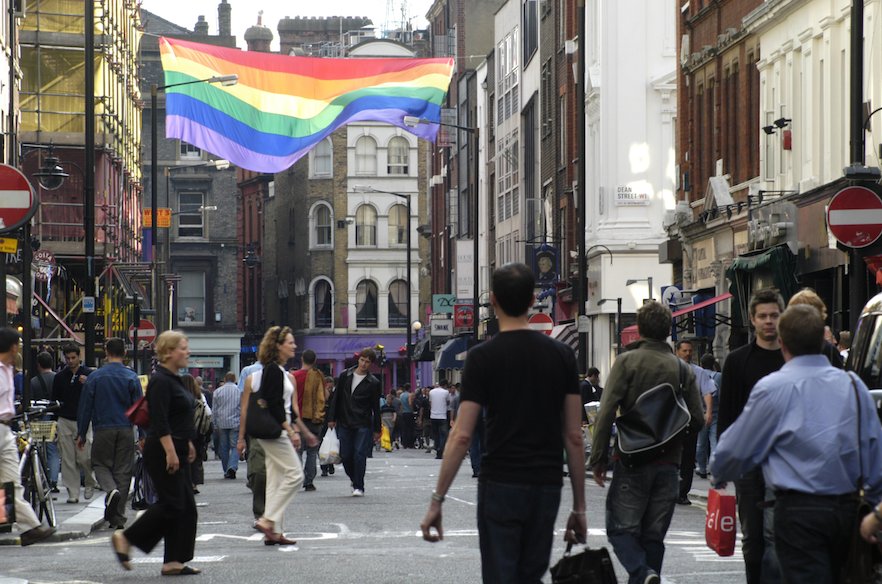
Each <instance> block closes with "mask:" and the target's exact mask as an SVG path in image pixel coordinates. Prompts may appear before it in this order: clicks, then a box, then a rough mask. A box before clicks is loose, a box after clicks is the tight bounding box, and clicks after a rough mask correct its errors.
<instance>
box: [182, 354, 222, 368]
mask: <svg viewBox="0 0 882 584" xmlns="http://www.w3.org/2000/svg"><path fill="white" fill-rule="evenodd" d="M223 366H224V358H223V357H199V356H196V357H193V356H192V355H191V356H190V361H189V362H188V363H187V367H190V368H193V369H220V368H222V367H223Z"/></svg>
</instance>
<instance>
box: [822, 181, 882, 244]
mask: <svg viewBox="0 0 882 584" xmlns="http://www.w3.org/2000/svg"><path fill="white" fill-rule="evenodd" d="M827 227H828V228H829V229H830V233H832V234H833V237H835V238H836V241H838V242H839V243H841V244H842V245H844V246H847V247H857V248H860V247H867V246H868V245H871V244H872V243H874V242H875V241H876V240H877V239H879V236H880V235H882V199H880V198H879V195H877V194H876V193H875V192H874V191H871V190H870V189H868V188H866V187H846V188H844V189H842V190H841V191H839V192H838V193H836V194H835V195H833V198H832V199H830V204H829V205H828V206H827Z"/></svg>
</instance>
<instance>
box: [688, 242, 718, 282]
mask: <svg viewBox="0 0 882 584" xmlns="http://www.w3.org/2000/svg"><path fill="white" fill-rule="evenodd" d="M716 259H717V257H716V254H715V253H714V238H713V237H708V238H707V239H704V240H702V241H696V242H695V243H693V244H692V280H693V282H694V286H695V288H697V289H701V288H713V287H714V286H716V281H715V280H716V278H714V275H713V272H712V271H711V263H712V262H713V261H714V260H716Z"/></svg>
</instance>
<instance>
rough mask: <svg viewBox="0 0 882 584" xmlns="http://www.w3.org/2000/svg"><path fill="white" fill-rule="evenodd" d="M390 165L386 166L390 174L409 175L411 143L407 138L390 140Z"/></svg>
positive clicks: (396, 137) (398, 137) (397, 137)
mask: <svg viewBox="0 0 882 584" xmlns="http://www.w3.org/2000/svg"><path fill="white" fill-rule="evenodd" d="M388 156H389V163H388V164H387V166H386V172H387V173H388V174H404V175H406V174H407V163H408V160H409V159H410V143H408V141H407V138H403V137H401V136H395V137H394V138H392V139H391V140H389V146H388Z"/></svg>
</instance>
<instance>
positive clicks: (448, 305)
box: [432, 294, 456, 314]
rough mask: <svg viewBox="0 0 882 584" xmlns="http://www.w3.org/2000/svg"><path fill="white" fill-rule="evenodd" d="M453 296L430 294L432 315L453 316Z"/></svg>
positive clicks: (454, 302) (454, 299)
mask: <svg viewBox="0 0 882 584" xmlns="http://www.w3.org/2000/svg"><path fill="white" fill-rule="evenodd" d="M454 304H456V295H455V294H432V314H453V305H454Z"/></svg>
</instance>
